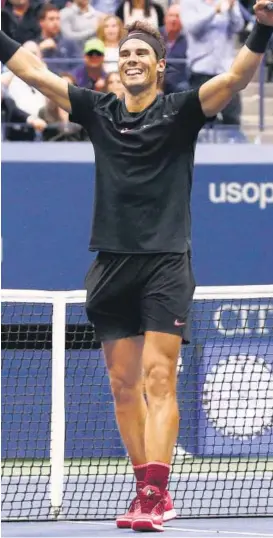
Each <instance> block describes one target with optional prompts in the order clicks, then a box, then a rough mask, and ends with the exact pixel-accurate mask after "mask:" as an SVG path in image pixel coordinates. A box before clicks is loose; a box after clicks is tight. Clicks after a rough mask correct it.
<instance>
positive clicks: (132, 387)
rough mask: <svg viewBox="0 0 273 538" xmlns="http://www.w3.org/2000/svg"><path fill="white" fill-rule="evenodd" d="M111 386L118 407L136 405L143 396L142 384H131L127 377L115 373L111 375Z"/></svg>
mask: <svg viewBox="0 0 273 538" xmlns="http://www.w3.org/2000/svg"><path fill="white" fill-rule="evenodd" d="M110 384H111V390H112V394H113V398H114V400H115V404H116V405H117V406H130V405H134V404H135V402H136V401H137V399H139V397H140V395H141V394H142V385H141V383H134V384H131V383H129V382H128V380H127V379H126V377H123V376H121V375H118V374H115V373H114V372H112V373H110Z"/></svg>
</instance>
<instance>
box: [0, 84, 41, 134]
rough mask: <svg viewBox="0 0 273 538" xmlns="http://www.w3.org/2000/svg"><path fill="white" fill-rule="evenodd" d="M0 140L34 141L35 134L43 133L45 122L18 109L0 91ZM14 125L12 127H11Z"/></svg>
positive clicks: (11, 100)
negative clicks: (36, 132) (0, 128)
mask: <svg viewBox="0 0 273 538" xmlns="http://www.w3.org/2000/svg"><path fill="white" fill-rule="evenodd" d="M1 121H2V138H4V139H6V140H34V138H35V132H34V130H33V129H35V130H37V131H43V130H44V129H45V127H46V122H45V121H44V120H42V119H40V118H36V117H34V116H31V115H29V114H27V113H26V112H24V110H21V109H20V108H18V107H17V106H16V104H15V102H14V101H13V99H11V98H10V97H7V96H6V95H5V93H4V91H3V89H1ZM11 124H14V125H11Z"/></svg>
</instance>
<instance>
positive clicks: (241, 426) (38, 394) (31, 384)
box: [2, 286, 273, 520]
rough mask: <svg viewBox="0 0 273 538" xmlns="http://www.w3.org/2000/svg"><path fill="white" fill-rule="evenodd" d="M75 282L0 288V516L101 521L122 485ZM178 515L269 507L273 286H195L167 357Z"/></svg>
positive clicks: (93, 345) (120, 506) (130, 491)
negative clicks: (61, 288) (171, 363)
mask: <svg viewBox="0 0 273 538" xmlns="http://www.w3.org/2000/svg"><path fill="white" fill-rule="evenodd" d="M84 300H85V292H83V291H72V292H48V291H35V290H27V291H24V290H3V291H2V519H3V520H14V519H15V520H17V519H19V520H23V519H25V520H41V519H43V520H46V519H54V518H57V517H66V518H67V519H106V518H109V519H111V518H113V517H115V515H116V514H118V513H122V512H123V511H124V510H125V508H126V507H127V506H128V501H129V499H130V498H131V497H132V496H133V495H134V480H133V473H132V468H131V466H130V462H129V461H128V458H127V454H126V452H125V450H124V447H123V445H122V442H121V439H120V436H119V433H118V430H117V427H116V424H115V418H114V408H113V402H112V397H111V391H110V387H109V381H108V377H107V372H106V369H105V365H104V361H103V357H102V351H101V349H100V345H99V343H98V342H96V341H94V336H93V330H92V327H91V326H90V325H89V324H88V323H87V319H86V316H85V310H84ZM177 373H178V384H177V390H178V399H179V406H180V415H181V419H180V428H179V438H178V444H177V446H176V447H175V451H174V455H173V465H172V474H171V478H170V484H169V489H170V491H171V493H172V495H173V498H174V501H175V506H176V509H177V512H178V516H179V517H207V516H214V517H222V516H224V517H227V516H247V515H249V516H254V515H255V516H266V515H271V516H272V515H273V286H242V287H203V288H201V287H200V288H197V290H196V293H195V297H194V303H193V309H192V341H191V344H190V345H189V346H187V347H184V348H183V349H182V356H181V357H180V360H179V364H178V372H177Z"/></svg>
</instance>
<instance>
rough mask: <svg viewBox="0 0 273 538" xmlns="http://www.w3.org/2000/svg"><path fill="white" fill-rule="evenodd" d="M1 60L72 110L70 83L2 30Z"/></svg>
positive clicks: (46, 94) (62, 106) (58, 102)
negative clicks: (69, 92) (69, 91)
mask: <svg viewBox="0 0 273 538" xmlns="http://www.w3.org/2000/svg"><path fill="white" fill-rule="evenodd" d="M0 60H1V62H3V63H5V64H6V65H7V66H8V68H9V69H10V71H12V73H14V74H15V75H17V76H18V77H19V78H21V79H22V80H23V81H24V82H26V83H27V84H29V85H30V86H33V87H34V88H36V89H37V90H39V91H40V92H41V93H43V94H44V95H45V96H46V97H48V98H49V99H51V100H52V101H54V103H56V104H57V105H58V106H59V107H61V108H63V109H64V110H66V111H67V112H69V113H70V112H71V105H70V100H69V95H68V83H67V82H66V81H65V80H63V79H61V78H60V77H58V76H57V75H55V74H54V73H52V72H51V71H49V69H47V67H46V66H45V65H44V63H43V62H41V60H39V58H37V56H35V55H34V54H32V53H31V52H29V51H28V50H27V49H25V48H24V47H21V46H20V44H19V43H17V42H16V41H14V40H13V39H10V38H9V37H7V36H6V34H4V32H0Z"/></svg>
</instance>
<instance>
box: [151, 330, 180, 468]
mask: <svg viewBox="0 0 273 538" xmlns="http://www.w3.org/2000/svg"><path fill="white" fill-rule="evenodd" d="M180 347H181V338H180V337H179V336H176V335H171V334H165V333H156V332H147V333H146V335H145V343H144V348H143V366H144V372H145V386H146V395H147V400H148V414H147V419H146V425H145V451H146V457H147V461H148V462H151V461H158V462H162V463H166V464H168V465H169V464H170V463H171V460H172V456H173V449H174V446H175V443H176V440H177V436H178V428H179V411H178V403H177V396H176V385H177V361H178V357H179V353H180Z"/></svg>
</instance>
